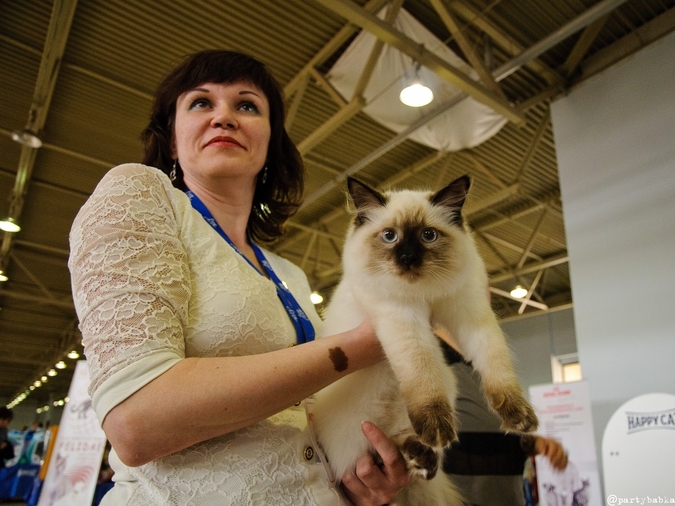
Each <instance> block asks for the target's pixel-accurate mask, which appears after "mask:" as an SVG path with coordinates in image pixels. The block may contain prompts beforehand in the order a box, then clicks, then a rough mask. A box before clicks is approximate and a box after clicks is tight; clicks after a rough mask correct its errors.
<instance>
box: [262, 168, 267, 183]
mask: <svg viewBox="0 0 675 506" xmlns="http://www.w3.org/2000/svg"><path fill="white" fill-rule="evenodd" d="M260 182H261V183H262V184H265V183H266V182H267V165H265V166H264V167H263V174H262V179H261V180H260Z"/></svg>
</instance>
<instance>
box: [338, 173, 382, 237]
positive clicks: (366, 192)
mask: <svg viewBox="0 0 675 506" xmlns="http://www.w3.org/2000/svg"><path fill="white" fill-rule="evenodd" d="M347 189H348V190H349V196H350V197H351V198H352V202H354V206H355V207H356V213H357V214H356V223H357V225H363V224H364V223H365V222H366V221H367V214H368V211H369V210H370V209H373V208H376V207H382V206H384V205H386V204H387V199H386V198H385V197H384V195H382V194H381V193H379V192H378V191H376V190H373V189H372V188H371V187H370V186H368V185H367V184H365V183H362V182H361V181H359V180H358V179H355V178H353V177H348V178H347Z"/></svg>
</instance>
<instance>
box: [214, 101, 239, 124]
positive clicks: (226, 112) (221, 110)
mask: <svg viewBox="0 0 675 506" xmlns="http://www.w3.org/2000/svg"><path fill="white" fill-rule="evenodd" d="M211 126H213V127H217V128H225V129H236V128H238V127H239V122H238V121H237V119H236V117H235V115H234V114H233V112H232V110H231V109H230V108H229V107H227V106H221V107H218V108H216V109H215V110H214V114H213V118H212V120H211Z"/></svg>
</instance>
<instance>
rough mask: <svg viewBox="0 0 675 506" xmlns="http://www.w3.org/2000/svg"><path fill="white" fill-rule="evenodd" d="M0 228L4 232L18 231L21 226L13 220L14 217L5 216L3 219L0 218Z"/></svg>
mask: <svg viewBox="0 0 675 506" xmlns="http://www.w3.org/2000/svg"><path fill="white" fill-rule="evenodd" d="M0 230H3V231H5V232H18V231H19V230H21V227H20V226H19V224H18V223H17V222H16V221H14V218H5V219H4V220H0Z"/></svg>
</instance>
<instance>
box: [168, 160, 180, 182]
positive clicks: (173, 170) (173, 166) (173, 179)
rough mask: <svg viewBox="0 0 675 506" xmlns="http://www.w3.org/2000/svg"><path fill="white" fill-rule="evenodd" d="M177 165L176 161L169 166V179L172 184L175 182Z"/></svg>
mask: <svg viewBox="0 0 675 506" xmlns="http://www.w3.org/2000/svg"><path fill="white" fill-rule="evenodd" d="M177 163H178V160H174V161H173V165H172V166H171V172H169V179H170V180H171V182H174V181H175V180H176V164H177Z"/></svg>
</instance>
